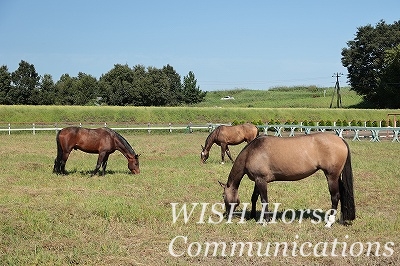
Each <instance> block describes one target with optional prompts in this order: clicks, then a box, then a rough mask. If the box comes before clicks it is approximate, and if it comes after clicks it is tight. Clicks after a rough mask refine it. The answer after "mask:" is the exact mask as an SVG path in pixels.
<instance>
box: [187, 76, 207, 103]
mask: <svg viewBox="0 0 400 266" xmlns="http://www.w3.org/2000/svg"><path fill="white" fill-rule="evenodd" d="M206 94H207V92H205V91H201V90H200V87H199V86H197V80H196V78H195V76H194V73H193V72H192V71H189V73H188V74H187V76H184V77H183V99H184V102H185V103H187V104H193V103H199V102H202V101H203V100H204V97H206Z"/></svg>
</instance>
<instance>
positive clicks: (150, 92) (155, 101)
mask: <svg viewBox="0 0 400 266" xmlns="http://www.w3.org/2000/svg"><path fill="white" fill-rule="evenodd" d="M169 85H170V84H169V82H168V77H167V75H166V74H165V73H164V72H163V71H162V70H161V69H158V68H155V67H148V68H147V73H146V78H145V80H144V86H143V88H142V89H143V90H142V91H141V96H142V101H143V105H144V106H165V105H167V104H168V100H169V99H170V98H171V96H170V91H169Z"/></svg>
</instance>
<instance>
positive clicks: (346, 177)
mask: <svg viewBox="0 0 400 266" xmlns="http://www.w3.org/2000/svg"><path fill="white" fill-rule="evenodd" d="M343 142H344V143H345V144H346V146H347V159H346V163H345V165H344V168H343V171H342V178H341V180H340V181H339V193H340V204H341V205H340V206H341V211H342V218H343V222H345V221H352V220H354V219H355V218H356V208H355V203H354V192H353V170H352V167H351V155H350V148H349V144H348V143H347V142H346V141H345V140H343Z"/></svg>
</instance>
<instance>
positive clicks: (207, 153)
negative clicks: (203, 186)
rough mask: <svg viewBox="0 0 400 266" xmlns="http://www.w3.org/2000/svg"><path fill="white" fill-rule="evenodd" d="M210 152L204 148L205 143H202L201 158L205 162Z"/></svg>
mask: <svg viewBox="0 0 400 266" xmlns="http://www.w3.org/2000/svg"><path fill="white" fill-rule="evenodd" d="M209 154H210V153H209V151H208V150H206V148H204V147H203V145H201V154H200V158H201V162H202V163H205V162H206V161H207V159H208V156H209Z"/></svg>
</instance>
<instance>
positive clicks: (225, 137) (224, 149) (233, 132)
mask: <svg viewBox="0 0 400 266" xmlns="http://www.w3.org/2000/svg"><path fill="white" fill-rule="evenodd" d="M257 134H258V129H257V127H256V126H255V125H253V124H250V123H246V124H243V125H237V126H219V127H217V128H216V129H215V130H214V131H213V132H211V133H210V135H208V137H207V139H206V142H205V145H204V147H203V146H201V149H202V151H201V161H202V162H203V163H205V162H206V160H207V159H208V156H209V152H210V149H211V147H212V145H213V144H214V143H215V144H217V145H218V146H221V163H224V160H225V153H226V154H227V155H228V157H229V159H230V160H231V161H232V162H233V159H232V156H231V152H230V151H229V147H228V145H238V144H240V143H242V142H244V141H246V142H247V143H249V142H250V141H252V140H253V139H255V138H256V137H257Z"/></svg>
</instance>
